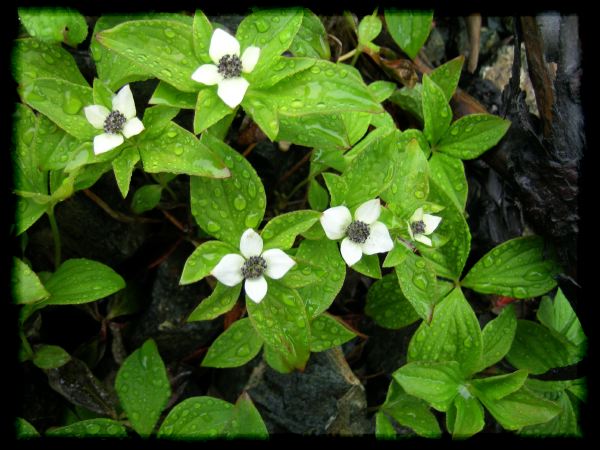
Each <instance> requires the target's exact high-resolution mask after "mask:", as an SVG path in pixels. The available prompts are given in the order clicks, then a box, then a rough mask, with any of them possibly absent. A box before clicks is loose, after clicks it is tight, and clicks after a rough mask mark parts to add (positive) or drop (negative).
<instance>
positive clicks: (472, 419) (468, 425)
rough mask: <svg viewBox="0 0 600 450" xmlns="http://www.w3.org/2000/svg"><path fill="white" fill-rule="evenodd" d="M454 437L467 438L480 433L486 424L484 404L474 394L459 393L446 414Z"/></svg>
mask: <svg viewBox="0 0 600 450" xmlns="http://www.w3.org/2000/svg"><path fill="white" fill-rule="evenodd" d="M446 425H447V427H448V431H450V432H451V433H452V438H458V439H465V438H468V437H471V436H473V435H474V434H477V433H479V432H480V431H481V430H483V427H484V425H485V420H484V413H483V406H481V403H479V401H478V400H477V399H476V398H475V397H472V396H467V397H463V396H462V395H457V396H456V397H455V398H454V402H453V403H452V406H451V407H450V408H449V409H448V412H447V414H446Z"/></svg>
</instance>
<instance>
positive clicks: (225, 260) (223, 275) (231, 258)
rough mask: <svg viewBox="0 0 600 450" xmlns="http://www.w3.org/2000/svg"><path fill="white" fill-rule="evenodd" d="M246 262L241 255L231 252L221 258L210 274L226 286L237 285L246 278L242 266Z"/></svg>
mask: <svg viewBox="0 0 600 450" xmlns="http://www.w3.org/2000/svg"><path fill="white" fill-rule="evenodd" d="M245 262H246V261H245V260H244V258H242V256H241V255H238V254H235V253H229V254H227V255H225V256H223V257H222V258H221V261H219V264H217V265H216V266H215V268H214V269H213V270H212V271H211V272H210V274H211V275H212V276H213V277H215V278H216V279H217V280H219V281H220V282H221V283H223V284H224V285H226V286H235V285H236V284H239V283H241V281H242V280H243V279H244V276H243V275H242V266H243V265H244V263H245Z"/></svg>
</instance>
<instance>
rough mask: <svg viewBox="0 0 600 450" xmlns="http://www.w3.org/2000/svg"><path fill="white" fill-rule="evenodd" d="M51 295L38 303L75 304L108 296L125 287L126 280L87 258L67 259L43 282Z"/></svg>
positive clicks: (108, 268)
mask: <svg viewBox="0 0 600 450" xmlns="http://www.w3.org/2000/svg"><path fill="white" fill-rule="evenodd" d="M45 287H46V290H47V291H48V292H50V297H49V298H48V299H46V300H43V301H42V302H41V303H40V304H43V305H44V306H47V305H77V304H81V303H88V302H92V301H94V300H99V299H101V298H104V297H107V296H109V295H111V294H114V293H115V292H117V291H120V290H121V289H123V288H124V287H125V281H124V280H123V278H121V276H120V275H119V274H117V273H116V272H115V271H114V270H112V269H111V268H110V267H108V266H107V265H104V264H102V263H99V262H98V261H92V260H90V259H83V258H79V259H69V260H67V261H65V262H64V263H62V264H61V265H60V267H59V268H58V269H57V270H56V272H54V273H53V274H52V276H50V278H49V279H48V281H46V283H45Z"/></svg>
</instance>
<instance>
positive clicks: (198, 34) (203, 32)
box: [192, 9, 214, 64]
mask: <svg viewBox="0 0 600 450" xmlns="http://www.w3.org/2000/svg"><path fill="white" fill-rule="evenodd" d="M212 34H213V27H212V25H211V23H210V21H209V20H208V18H207V17H206V16H205V15H204V13H203V12H202V11H200V10H199V9H197V10H196V12H195V13H194V22H193V25H192V39H193V44H194V54H195V56H196V59H197V60H198V61H200V62H203V63H208V64H214V63H213V61H212V60H211V59H210V56H209V55H208V51H209V46H210V39H211V37H212Z"/></svg>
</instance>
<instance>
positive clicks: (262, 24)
mask: <svg viewBox="0 0 600 450" xmlns="http://www.w3.org/2000/svg"><path fill="white" fill-rule="evenodd" d="M254 25H255V26H256V29H257V30H258V32H259V33H264V32H266V31H267V30H268V29H269V24H268V23H267V22H266V21H265V20H263V19H259V20H257V21H256V22H254Z"/></svg>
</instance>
